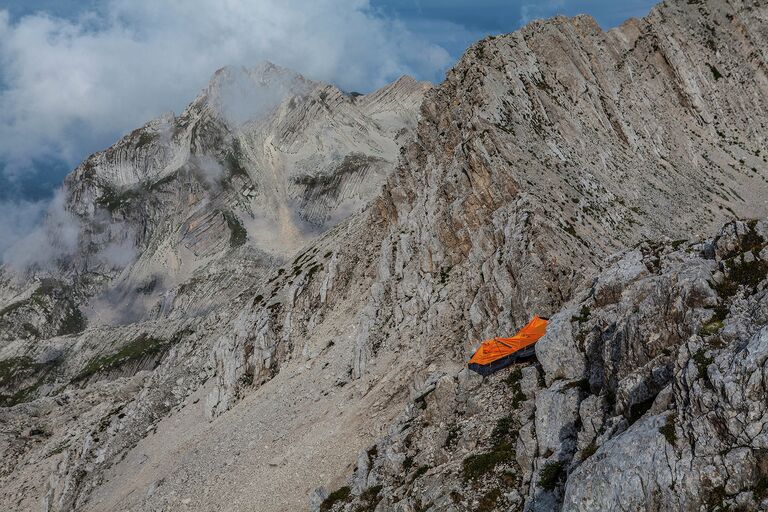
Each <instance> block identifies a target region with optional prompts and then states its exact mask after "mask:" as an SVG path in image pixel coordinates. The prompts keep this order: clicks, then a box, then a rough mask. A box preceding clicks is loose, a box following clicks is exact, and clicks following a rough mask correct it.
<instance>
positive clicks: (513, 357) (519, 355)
mask: <svg viewBox="0 0 768 512" xmlns="http://www.w3.org/2000/svg"><path fill="white" fill-rule="evenodd" d="M534 357H536V348H535V347H534V346H533V345H531V346H530V347H525V348H523V349H520V350H518V351H517V352H515V353H513V354H509V355H508V356H504V357H502V358H501V359H497V360H495V361H493V362H492V363H490V364H477V363H470V364H469V369H470V370H472V371H473V372H477V373H479V374H480V375H482V376H483V377H485V376H487V375H490V374H492V373H496V372H497V371H499V370H502V369H504V368H506V367H507V366H510V365H513V364H515V363H522V362H524V361H528V360H530V359H532V358H534Z"/></svg>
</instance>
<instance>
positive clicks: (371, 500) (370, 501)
mask: <svg viewBox="0 0 768 512" xmlns="http://www.w3.org/2000/svg"><path fill="white" fill-rule="evenodd" d="M383 488H384V486H382V485H374V486H373V487H369V488H368V489H366V490H364V491H363V492H362V493H361V494H360V502H361V504H360V506H359V507H358V508H357V510H356V512H373V511H374V510H376V505H378V504H379V502H380V501H381V497H380V496H379V495H380V494H381V490H382V489H383Z"/></svg>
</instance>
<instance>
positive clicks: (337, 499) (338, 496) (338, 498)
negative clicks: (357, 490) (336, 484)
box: [320, 485, 352, 512]
mask: <svg viewBox="0 0 768 512" xmlns="http://www.w3.org/2000/svg"><path fill="white" fill-rule="evenodd" d="M351 494H352V488H350V487H349V486H348V485H345V486H344V487H340V488H339V489H336V490H335V491H333V492H332V493H331V494H329V495H328V497H327V498H325V499H324V500H323V502H322V503H321V504H320V510H321V512H328V511H330V510H332V509H333V506H334V505H336V504H337V503H346V502H347V501H349V497H350V495H351Z"/></svg>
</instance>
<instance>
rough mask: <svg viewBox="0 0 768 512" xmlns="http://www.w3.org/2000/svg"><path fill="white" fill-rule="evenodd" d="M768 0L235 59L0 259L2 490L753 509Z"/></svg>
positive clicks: (21, 494)
mask: <svg viewBox="0 0 768 512" xmlns="http://www.w3.org/2000/svg"><path fill="white" fill-rule="evenodd" d="M767 19H768V12H767V11H766V7H765V6H762V5H758V4H754V5H753V4H751V3H749V4H748V3H733V2H732V3H729V4H725V3H722V2H715V1H709V2H707V1H702V2H688V1H686V0H677V1H669V2H666V3H664V4H661V5H660V6H658V7H657V8H655V9H654V10H653V11H652V12H651V13H650V14H649V16H648V17H646V18H644V19H642V20H630V21H628V22H627V23H625V24H624V25H622V26H621V27H619V28H617V29H614V30H611V31H609V32H604V31H602V30H601V29H600V28H599V27H598V26H597V24H596V23H595V22H594V21H593V20H592V19H590V18H588V17H577V18H572V19H566V18H555V19H552V20H547V21H537V22H534V23H532V24H530V25H528V26H527V27H525V28H523V29H521V30H520V31H518V32H515V33H513V34H509V35H505V36H499V37H493V38H487V39H484V40H482V41H480V42H478V43H476V44H475V45H473V46H472V47H471V48H470V49H469V50H468V51H467V52H466V54H465V55H464V56H463V57H462V59H461V60H460V61H459V62H458V63H457V64H456V66H455V67H454V68H453V69H452V70H451V71H450V72H449V73H448V74H447V77H446V80H445V81H444V82H443V83H442V84H440V85H439V86H437V87H435V88H433V89H431V90H428V89H429V88H428V87H427V86H425V85H424V84H420V83H417V82H415V81H413V80H410V79H407V78H403V79H401V80H398V81H397V82H395V83H393V84H391V85H389V86H387V87H384V88H383V89H381V90H379V91H377V92H374V93H371V94H368V95H365V96H357V95H353V94H345V93H343V92H341V91H339V90H337V89H335V88H333V87H332V86H329V85H326V84H319V83H315V82H312V81H309V80H307V79H304V78H302V77H300V76H298V75H297V74H295V73H292V72H290V71H287V70H283V69H280V68H277V67H275V66H271V65H268V64H266V65H263V66H261V67H258V68H256V69H254V70H242V69H234V68H225V69H223V70H221V71H220V72H218V73H217V74H216V76H215V77H214V79H213V80H212V82H211V84H210V86H209V87H208V88H207V89H206V90H205V91H203V93H201V95H200V96H199V97H198V98H197V99H195V101H194V102H193V103H192V104H191V105H190V107H189V108H188V109H187V110H186V111H185V112H184V113H183V114H181V115H179V116H178V117H177V116H173V115H168V116H165V117H163V118H161V119H158V120H156V121H153V122H151V123H149V124H148V125H146V126H144V127H142V128H140V129H138V130H137V131H136V132H134V133H132V134H129V135H128V136H126V137H125V138H124V139H122V140H121V141H119V142H118V143H117V144H116V145H115V146H113V147H112V148H110V149H108V150H106V151H104V152H102V153H99V154H96V155H94V156H92V157H91V158H89V159H88V160H86V161H85V162H84V163H83V164H82V165H81V166H79V167H78V169H76V170H75V172H74V173H73V174H72V175H71V176H70V177H69V178H68V180H67V183H66V186H65V189H64V193H63V195H62V197H61V199H60V201H59V202H58V203H57V206H56V207H55V210H54V213H56V215H52V216H51V221H50V222H49V223H48V224H47V225H46V229H47V231H45V232H44V233H43V234H41V235H39V239H38V240H30V241H28V245H27V247H28V248H27V249H26V251H21V252H17V253H16V254H17V257H16V260H15V261H13V262H12V263H13V264H12V265H11V264H9V267H8V268H7V269H6V270H4V272H3V274H2V276H0V277H1V280H0V282H2V286H0V299H1V300H2V303H1V304H0V307H2V308H3V309H2V317H1V318H2V322H3V323H0V329H2V330H3V331H2V332H3V333H6V334H4V335H3V337H0V340H2V341H0V360H2V364H3V366H1V367H0V369H2V372H3V373H1V374H0V394H2V400H3V407H2V408H1V409H0V420H2V422H3V423H4V424H7V425H9V427H8V428H7V429H4V432H5V431H9V432H12V434H10V435H6V434H2V435H3V436H5V437H2V438H0V439H2V443H3V444H1V445H0V449H2V450H3V458H2V461H3V462H2V464H3V466H2V468H0V484H1V485H0V502H2V503H3V504H4V505H5V504H7V507H6V508H8V509H10V510H27V509H31V508H32V509H33V508H40V507H41V506H42V508H43V509H45V510H50V511H53V510H57V511H59V510H163V509H165V510H177V509H182V508H183V507H185V506H190V507H191V506H195V507H197V508H198V509H200V510H219V509H220V508H221V506H222V504H226V506H227V507H231V508H232V509H233V510H239V509H246V510H250V509H255V510H264V511H279V510H302V509H309V508H311V507H314V508H315V509H321V510H323V511H327V510H335V511H337V512H338V511H340V510H344V511H353V510H360V509H362V510H366V509H368V510H373V509H376V510H401V511H413V510H475V509H485V510H509V509H515V508H522V509H524V510H557V509H567V510H610V509H612V508H617V507H619V506H625V504H627V503H628V504H629V505H626V506H629V507H630V508H632V507H633V506H637V507H640V506H643V505H642V504H643V503H644V504H646V506H648V507H649V508H650V510H681V509H682V510H700V509H701V508H702V507H703V508H707V507H709V506H711V505H712V504H714V503H725V504H726V505H727V506H729V507H731V508H735V507H739V506H740V507H743V508H746V509H756V508H760V507H761V506H764V503H763V500H764V499H765V497H766V496H765V495H764V492H765V485H764V480H765V479H766V478H768V477H766V475H768V471H766V470H765V465H766V462H765V460H764V459H765V456H764V453H763V451H764V449H765V448H766V447H765V446H763V445H764V442H763V432H762V430H761V428H762V425H763V423H764V422H763V421H762V418H763V416H764V414H763V413H764V411H763V409H764V397H763V396H762V386H761V385H760V375H762V374H763V373H762V372H764V363H765V357H764V354H763V352H764V350H763V345H764V343H763V342H764V338H765V336H764V335H763V334H764V329H765V325H766V323H767V322H768V317H767V316H766V312H765V307H764V305H765V303H766V300H765V292H766V273H768V264H767V263H766V261H768V248H766V241H768V229H767V228H766V224H765V222H764V221H757V220H753V221H749V220H745V221H738V222H733V221H732V219H733V218H734V217H743V218H765V216H766V215H768V211H767V210H766V208H767V205H766V202H765V198H766V197H768V184H767V183H768V182H767V181H766V180H767V179H768V174H767V173H768V167H766V165H767V164H766V157H768V155H766V153H765V149H764V148H765V130H763V129H762V127H764V125H765V124H766V123H768V81H766V77H765V62H764V61H765V58H763V57H764V55H763V48H765V47H767V46H768V41H766V34H768V30H766V20H767ZM54 234H56V236H54ZM39 240H42V241H44V242H45V244H47V245H45V244H43V245H39V244H38V246H37V247H42V249H39V250H37V251H35V249H34V247H35V243H38V242H39ZM32 254H38V255H45V256H46V257H45V258H42V259H43V263H46V264H43V263H39V262H37V260H36V259H35V258H32V256H31V255H32ZM49 254H50V255H51V256H50V257H49V256H48V255H49ZM38 259H39V258H38ZM25 263H29V264H28V265H26V266H25V265H24V264H25ZM25 268H26V269H27V271H28V274H27V275H31V277H29V281H24V280H19V278H18V276H17V275H16V273H15V272H16V271H17V270H18V269H25ZM42 276H45V277H46V278H55V279H56V281H45V282H43V281H41V280H40V279H38V277H42ZM9 307H10V308H11V309H8V308H9ZM78 312H79V315H78ZM535 313H537V314H540V315H543V316H549V317H551V321H552V329H551V332H549V333H548V334H547V336H546V337H545V338H544V339H542V341H541V342H540V343H541V345H540V347H538V349H537V356H538V361H536V362H533V363H531V364H529V365H527V366H525V367H523V368H511V369H508V370H504V371H502V372H499V373H497V374H495V375H494V376H492V377H490V378H487V379H485V380H483V379H481V378H480V377H479V376H477V375H475V374H472V373H469V372H468V371H467V369H466V360H467V358H468V356H469V355H470V354H471V352H472V349H473V348H475V347H476V346H477V343H478V342H479V340H481V339H484V338H486V337H490V336H494V335H500V334H505V335H506V334H511V333H513V332H514V330H515V328H516V327H519V326H521V325H522V324H524V323H525V322H526V321H527V320H529V319H530V317H531V316H532V315H533V314H535ZM27 324H28V325H27ZM43 326H45V328H43ZM337 489H338V490H339V492H336V493H331V491H335V490H337ZM624 499H626V500H627V501H626V502H624V501H622V500H624ZM647 504H650V505H647Z"/></svg>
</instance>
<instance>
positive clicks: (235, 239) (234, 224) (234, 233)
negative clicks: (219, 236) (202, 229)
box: [221, 210, 248, 248]
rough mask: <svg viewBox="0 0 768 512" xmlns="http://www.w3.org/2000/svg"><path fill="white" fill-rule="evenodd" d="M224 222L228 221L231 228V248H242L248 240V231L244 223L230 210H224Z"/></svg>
mask: <svg viewBox="0 0 768 512" xmlns="http://www.w3.org/2000/svg"><path fill="white" fill-rule="evenodd" d="M221 213H222V215H224V220H226V221H227V227H228V228H229V232H230V235H229V246H230V247H232V248H235V247H240V246H241V245H243V244H245V241H246V240H248V231H246V229H245V226H243V222H242V221H241V220H240V217H238V216H237V215H235V214H234V213H232V212H231V211H229V210H223V211H222V212H221Z"/></svg>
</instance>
